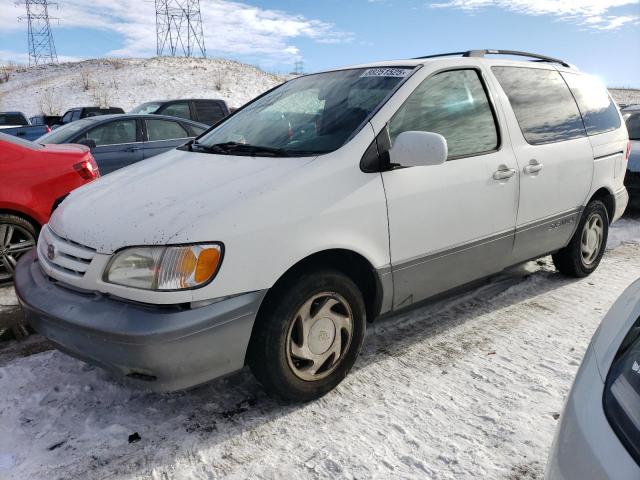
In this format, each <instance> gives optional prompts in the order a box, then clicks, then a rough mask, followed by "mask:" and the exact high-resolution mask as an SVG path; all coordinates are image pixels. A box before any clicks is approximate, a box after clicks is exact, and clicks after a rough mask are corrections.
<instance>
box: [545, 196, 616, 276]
mask: <svg viewBox="0 0 640 480" xmlns="http://www.w3.org/2000/svg"><path fill="white" fill-rule="evenodd" d="M608 236H609V215H608V213H607V209H606V207H605V206H604V204H603V203H602V202H601V201H600V200H594V201H592V202H591V203H589V205H587V207H586V208H585V210H584V213H583V214H582V218H581V219H580V223H579V224H578V228H577V230H576V232H575V233H574V234H573V238H572V239H571V242H570V243H569V245H567V246H566V247H565V248H563V249H562V250H560V251H559V252H557V253H556V254H554V255H553V263H554V264H555V266H556V268H557V269H558V270H559V271H560V272H562V273H564V274H565V275H569V276H571V277H577V278H581V277H586V276H587V275H590V274H591V273H593V271H595V269H596V268H598V265H599V264H600V260H602V256H603V255H604V250H605V248H606V246H607V238H608Z"/></svg>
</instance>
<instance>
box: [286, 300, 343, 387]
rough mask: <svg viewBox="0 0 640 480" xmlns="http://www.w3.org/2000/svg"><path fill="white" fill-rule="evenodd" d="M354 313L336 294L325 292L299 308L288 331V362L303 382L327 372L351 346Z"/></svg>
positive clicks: (319, 377)
mask: <svg viewBox="0 0 640 480" xmlns="http://www.w3.org/2000/svg"><path fill="white" fill-rule="evenodd" d="M352 335H353V313H352V312H351V308H350V307H349V304H348V303H347V301H346V300H345V299H344V298H343V297H342V296H341V295H338V294H337V293H333V292H324V293H320V294H317V295H314V296H313V297H311V298H310V299H308V300H307V301H306V302H305V303H304V304H303V305H302V306H301V307H300V309H299V310H298V312H297V313H296V315H295V318H294V320H293V322H292V324H291V326H290V327H289V332H288V334H287V361H288V363H289V367H290V368H291V370H292V372H293V373H294V374H295V375H296V376H297V377H298V378H300V379H302V380H306V381H314V380H320V379H322V378H325V377H327V376H328V375H330V374H331V373H332V372H333V371H334V370H335V369H336V368H337V367H338V365H339V364H340V362H341V361H342V359H343V358H344V355H345V353H346V352H347V350H348V349H349V345H351V337H352Z"/></svg>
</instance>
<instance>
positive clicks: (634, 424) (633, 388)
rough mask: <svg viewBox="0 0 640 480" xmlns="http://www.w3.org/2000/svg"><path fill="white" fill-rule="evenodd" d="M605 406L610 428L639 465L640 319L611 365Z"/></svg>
mask: <svg viewBox="0 0 640 480" xmlns="http://www.w3.org/2000/svg"><path fill="white" fill-rule="evenodd" d="M603 404H604V405H603V406H604V411H605V414H606V416H607V419H608V420H609V423H610V424H611V427H612V428H613V430H614V431H615V432H616V434H617V435H618V438H620V441H621V442H622V443H623V445H624V446H625V447H626V448H627V450H628V451H629V453H630V454H631V456H632V457H633V458H634V459H635V461H636V462H639V463H640V319H638V320H637V321H636V323H635V325H634V326H633V328H631V330H630V331H629V333H628V334H627V337H626V338H625V339H624V341H623V342H622V346H621V347H620V350H619V351H618V353H617V354H616V357H615V360H614V361H613V364H612V365H611V370H609V374H608V376H607V381H606V385H605V390H604V402H603Z"/></svg>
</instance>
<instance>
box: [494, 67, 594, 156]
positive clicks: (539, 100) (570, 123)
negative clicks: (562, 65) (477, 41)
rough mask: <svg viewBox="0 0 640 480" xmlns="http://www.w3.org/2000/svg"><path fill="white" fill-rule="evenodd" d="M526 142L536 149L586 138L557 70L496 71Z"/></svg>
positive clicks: (575, 107) (570, 96)
mask: <svg viewBox="0 0 640 480" xmlns="http://www.w3.org/2000/svg"><path fill="white" fill-rule="evenodd" d="M492 70H493V73H494V74H495V76H496V78H497V79H498V81H499V82H500V85H502V89H503V90H504V92H505V93H506V94H507V97H508V98H509V102H510V103H511V107H512V108H513V113H515V115H516V118H517V119H518V124H519V125H520V129H521V130H522V134H523V135H524V138H525V139H526V141H527V142H528V143H530V144H532V145H542V144H545V143H553V142H562V141H565V140H572V139H574V138H580V137H585V136H586V132H585V129H584V124H583V123H582V117H581V116H580V111H579V110H578V105H576V101H575V100H574V98H573V95H572V94H571V92H570V91H569V88H568V87H567V84H566V83H565V81H564V80H563V79H562V76H561V75H560V73H558V72H557V71H556V70H543V69H539V68H523V67H492Z"/></svg>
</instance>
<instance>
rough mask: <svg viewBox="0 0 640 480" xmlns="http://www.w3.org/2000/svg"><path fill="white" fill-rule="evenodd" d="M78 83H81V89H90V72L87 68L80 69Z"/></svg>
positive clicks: (86, 90)
mask: <svg viewBox="0 0 640 480" xmlns="http://www.w3.org/2000/svg"><path fill="white" fill-rule="evenodd" d="M80 83H81V85H82V90H84V91H85V92H88V91H89V90H91V83H92V82H91V73H90V72H89V70H82V71H81V72H80Z"/></svg>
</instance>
